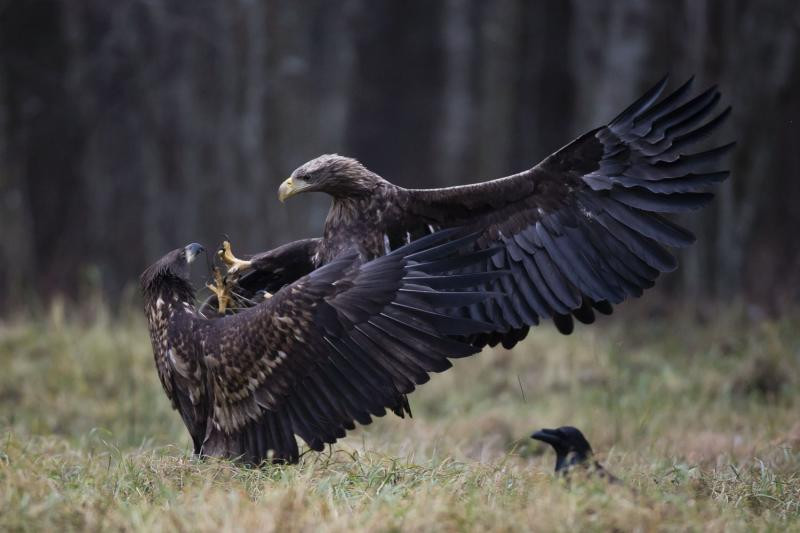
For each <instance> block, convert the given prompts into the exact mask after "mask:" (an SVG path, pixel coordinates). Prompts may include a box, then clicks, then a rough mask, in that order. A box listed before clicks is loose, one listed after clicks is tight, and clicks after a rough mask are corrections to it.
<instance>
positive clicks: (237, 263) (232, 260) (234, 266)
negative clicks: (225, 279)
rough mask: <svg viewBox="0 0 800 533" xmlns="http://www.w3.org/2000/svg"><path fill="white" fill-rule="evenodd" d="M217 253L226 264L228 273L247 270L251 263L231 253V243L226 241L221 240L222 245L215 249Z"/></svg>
mask: <svg viewBox="0 0 800 533" xmlns="http://www.w3.org/2000/svg"><path fill="white" fill-rule="evenodd" d="M217 255H218V256H219V258H220V259H222V262H223V263H225V264H226V265H227V266H228V274H236V273H239V272H242V271H244V270H247V269H248V268H250V266H251V264H252V263H251V262H250V261H244V260H242V259H239V258H238V257H236V256H235V255H233V252H232V251H231V243H229V242H228V241H222V247H221V248H220V249H219V250H218V251H217Z"/></svg>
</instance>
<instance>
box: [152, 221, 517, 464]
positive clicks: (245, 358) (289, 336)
mask: <svg viewBox="0 0 800 533" xmlns="http://www.w3.org/2000/svg"><path fill="white" fill-rule="evenodd" d="M457 233H458V232H457V231H453V230H444V231H442V232H438V233H436V234H434V235H430V236H428V237H425V238H422V239H419V240H417V241H415V242H414V243H412V244H410V245H407V246H403V247H400V248H399V249H397V250H396V251H394V252H392V253H390V254H388V255H385V256H382V257H380V258H378V259H375V260H373V261H370V262H366V263H365V262H363V261H362V260H361V259H360V258H359V257H358V254H357V253H349V252H348V253H344V254H342V255H340V256H339V257H336V258H334V259H333V260H332V261H330V262H328V263H327V264H326V265H325V266H323V267H321V268H318V269H316V270H314V271H312V272H310V273H309V274H308V275H305V276H303V277H301V278H300V279H298V280H296V281H294V282H292V283H291V284H289V285H286V286H285V287H283V288H282V289H281V290H279V291H278V292H277V293H276V294H275V295H274V296H272V298H270V299H267V300H265V301H263V302H262V303H260V304H259V305H257V306H254V307H251V308H249V309H247V310H244V311H242V312H240V313H237V314H235V315H230V316H225V317H222V318H217V319H206V318H204V317H203V316H202V315H200V314H199V313H198V312H197V311H195V308H194V297H195V295H194V291H193V289H192V287H191V285H190V284H189V281H188V278H189V265H190V263H191V262H192V261H193V260H194V258H195V257H196V256H197V254H198V253H200V252H201V251H202V247H201V246H200V245H199V244H190V245H188V246H186V247H185V248H178V249H176V250H173V251H172V252H170V253H168V254H167V255H165V256H164V257H162V258H161V259H159V260H158V261H157V262H156V263H154V264H153V265H152V266H150V267H149V268H147V270H145V271H144V273H143V274H142V276H141V286H142V292H143V295H144V300H145V314H146V316H147V320H148V326H149V329H150V338H151V341H152V344H153V354H154V357H155V362H156V368H157V371H158V376H159V378H160V380H161V384H162V385H163V387H164V391H166V393H167V396H168V397H169V399H170V400H171V401H172V405H173V407H174V408H175V409H177V410H178V411H179V412H180V414H181V417H182V418H183V421H184V423H185V424H186V427H187V428H188V430H189V433H190V435H191V437H192V441H193V443H194V451H195V453H197V454H202V455H209V456H218V457H227V458H241V459H243V460H244V461H245V462H248V463H252V464H258V463H260V462H261V461H262V460H263V459H265V458H267V457H268V456H269V452H270V451H272V459H273V460H276V461H286V462H295V461H297V460H298V457H299V455H298V447H297V442H296V440H295V435H299V436H300V437H301V438H302V439H303V440H304V441H305V442H306V443H308V446H309V447H310V448H312V449H314V450H318V451H319V450H322V449H323V446H324V444H325V443H333V442H335V441H336V439H338V438H340V437H343V436H344V434H345V431H346V430H348V429H353V428H354V427H355V426H354V422H359V423H360V424H369V423H370V422H371V420H372V419H371V417H372V416H383V415H384V414H385V412H386V409H387V408H388V409H391V410H392V411H394V412H395V413H396V414H397V415H399V416H401V417H402V416H404V414H405V413H409V414H410V411H409V407H408V402H407V400H406V396H405V395H406V394H408V393H410V392H411V391H413V390H414V387H415V386H416V385H419V384H422V383H425V382H426V381H428V379H429V378H428V373H429V372H441V371H443V370H445V369H447V368H449V367H450V366H451V364H450V362H449V360H448V357H464V356H467V355H470V354H473V353H475V352H476V351H477V350H476V348H475V347H473V346H471V345H469V344H466V343H462V342H458V341H456V340H453V339H452V338H451V337H452V336H454V335H471V334H474V333H477V332H480V331H487V330H488V329H490V328H491V326H490V325H488V324H481V323H480V322H477V321H474V320H469V319H463V318H454V317H450V316H447V315H445V314H442V313H440V312H439V311H438V310H439V309H443V308H452V307H458V306H462V305H466V304H471V303H475V302H478V301H482V300H483V299H485V298H486V297H487V295H486V293H477V292H470V291H466V290H463V288H464V287H465V286H473V285H475V284H476V282H481V283H483V282H486V281H487V280H488V279H490V278H495V277H501V276H502V275H504V274H502V273H483V274H477V275H456V276H441V275H438V273H440V272H442V271H449V270H452V269H459V268H461V267H463V266H465V265H468V264H469V263H471V262H474V261H476V260H481V259H483V258H485V257H486V256H487V254H491V253H493V252H492V251H491V250H489V251H488V252H485V251H479V252H471V253H468V254H461V253H457V252H458V250H460V249H461V248H462V247H463V246H464V245H465V244H469V243H471V242H472V241H474V238H475V236H474V235H473V236H469V235H467V236H463V235H462V236H459V235H457ZM456 237H458V238H456Z"/></svg>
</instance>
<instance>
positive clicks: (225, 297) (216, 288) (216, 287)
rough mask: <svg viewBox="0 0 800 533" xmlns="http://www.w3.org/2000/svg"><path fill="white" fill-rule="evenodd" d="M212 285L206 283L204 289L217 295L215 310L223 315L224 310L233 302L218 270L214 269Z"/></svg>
mask: <svg viewBox="0 0 800 533" xmlns="http://www.w3.org/2000/svg"><path fill="white" fill-rule="evenodd" d="M213 275H214V284H213V285H212V284H211V283H207V284H206V287H208V288H209V290H210V291H211V292H213V293H214V294H216V295H217V310H218V311H219V314H221V315H224V314H225V310H226V309H228V306H229V305H230V304H231V302H232V301H233V300H232V298H231V295H230V291H229V290H228V285H227V284H226V283H225V280H224V279H223V277H222V273H221V272H220V271H219V269H218V268H214V274H213Z"/></svg>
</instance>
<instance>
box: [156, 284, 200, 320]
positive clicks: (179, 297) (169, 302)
mask: <svg viewBox="0 0 800 533" xmlns="http://www.w3.org/2000/svg"><path fill="white" fill-rule="evenodd" d="M144 293H145V306H146V307H147V308H148V309H152V310H154V311H162V310H163V311H168V314H169V315H172V314H174V312H175V311H178V312H183V311H189V310H192V309H194V302H195V294H194V289H193V288H192V286H191V285H190V284H189V283H188V282H186V281H184V280H182V279H180V278H177V277H174V276H164V277H163V279H156V280H154V282H153V283H152V284H151V286H149V287H147V288H146V289H145V291H144ZM159 314H160V313H159Z"/></svg>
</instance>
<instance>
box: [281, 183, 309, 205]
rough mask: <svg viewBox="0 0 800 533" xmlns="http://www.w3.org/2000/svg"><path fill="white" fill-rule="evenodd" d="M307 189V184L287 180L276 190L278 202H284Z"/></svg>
mask: <svg viewBox="0 0 800 533" xmlns="http://www.w3.org/2000/svg"><path fill="white" fill-rule="evenodd" d="M308 187H309V184H308V182H306V181H304V180H301V179H294V178H289V179H287V180H286V181H284V182H283V183H281V186H280V187H279V188H278V200H280V201H281V202H285V201H286V199H287V198H290V197H292V196H294V195H295V194H298V193H300V192H303V190H305V189H307V188H308Z"/></svg>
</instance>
